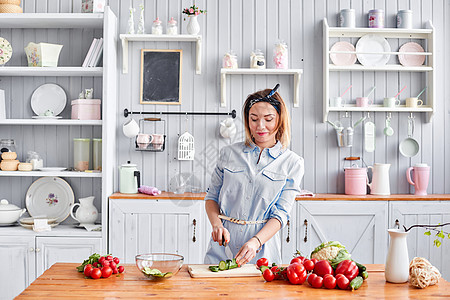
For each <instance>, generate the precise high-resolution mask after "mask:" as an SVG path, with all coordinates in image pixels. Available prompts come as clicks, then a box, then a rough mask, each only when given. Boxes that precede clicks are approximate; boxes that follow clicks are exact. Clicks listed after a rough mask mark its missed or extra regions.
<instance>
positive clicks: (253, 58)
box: [250, 49, 266, 69]
mask: <svg viewBox="0 0 450 300" xmlns="http://www.w3.org/2000/svg"><path fill="white" fill-rule="evenodd" d="M250 68H252V69H265V68H266V59H265V58H264V53H263V52H262V51H261V50H259V49H256V50H254V51H253V52H252V53H250Z"/></svg>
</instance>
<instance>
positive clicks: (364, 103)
mask: <svg viewBox="0 0 450 300" xmlns="http://www.w3.org/2000/svg"><path fill="white" fill-rule="evenodd" d="M372 104H373V100H369V97H357V98H356V106H358V107H368V106H369V105H372Z"/></svg>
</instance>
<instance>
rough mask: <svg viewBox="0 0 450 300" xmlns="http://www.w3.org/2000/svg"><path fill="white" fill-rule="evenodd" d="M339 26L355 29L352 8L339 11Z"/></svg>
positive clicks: (353, 10)
mask: <svg viewBox="0 0 450 300" xmlns="http://www.w3.org/2000/svg"><path fill="white" fill-rule="evenodd" d="M339 26H340V27H350V28H355V26H356V20H355V9H353V8H344V9H341V13H340V14H339Z"/></svg>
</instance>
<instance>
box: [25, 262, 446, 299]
mask: <svg viewBox="0 0 450 300" xmlns="http://www.w3.org/2000/svg"><path fill="white" fill-rule="evenodd" d="M76 266H77V264H68V263H56V264H54V265H53V266H52V267H51V268H50V269H48V270H47V271H45V273H44V274H42V275H41V276H40V277H39V278H38V279H36V280H35V281H34V282H33V283H32V284H31V285H30V286H29V287H28V288H27V289H25V290H24V291H23V292H22V293H21V294H20V295H19V296H18V297H17V298H16V299H51V298H52V299H61V298H68V297H70V298H71V299H77V298H78V299H93V298H115V299H116V298H134V299H142V298H144V297H145V298H147V297H149V298H150V297H152V298H172V299H173V298H208V299H212V298H219V297H229V298H232V299H246V298H247V299H251V298H252V299H253V298H259V299H262V298H268V299H286V298H296V299H299V298H305V297H306V298H313V299H317V298H327V299H330V298H333V299H348V298H350V297H359V298H367V299H380V298H381V299H383V298H390V299H407V298H410V299H427V298H431V297H441V298H442V299H444V298H447V299H448V298H450V283H449V282H447V281H445V280H443V279H441V280H440V281H439V283H438V284H437V285H435V286H430V287H427V288H425V289H417V288H414V287H413V286H411V285H410V284H409V283H403V284H392V283H386V281H385V279H384V272H383V269H384V265H367V269H368V271H369V278H368V279H367V280H366V281H365V282H364V283H363V285H362V286H361V288H360V289H358V290H356V291H353V292H352V291H350V290H345V291H344V290H338V289H333V290H328V289H325V288H321V289H314V288H312V287H310V286H309V285H308V284H307V283H304V284H302V285H292V284H290V283H288V282H285V281H281V280H275V281H272V282H265V281H264V279H263V278H262V277H234V278H191V277H190V276H189V273H188V272H187V266H186V265H184V266H183V267H182V269H181V270H180V272H179V273H178V274H177V275H176V276H174V277H172V278H170V279H167V280H164V281H158V282H155V281H150V280H148V279H146V278H145V277H144V275H143V274H142V273H140V271H139V270H138V269H137V268H136V266H135V265H125V272H124V273H122V274H118V275H112V276H111V277H110V278H101V279H97V280H94V279H85V278H84V275H83V274H82V273H79V272H78V271H77V270H76V269H75V267H76Z"/></svg>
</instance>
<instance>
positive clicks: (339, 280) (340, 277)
mask: <svg viewBox="0 0 450 300" xmlns="http://www.w3.org/2000/svg"><path fill="white" fill-rule="evenodd" d="M336 284H337V286H338V287H339V288H340V289H341V290H346V289H347V288H348V286H349V285H350V280H348V278H347V277H345V275H344V274H337V275H336Z"/></svg>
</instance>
